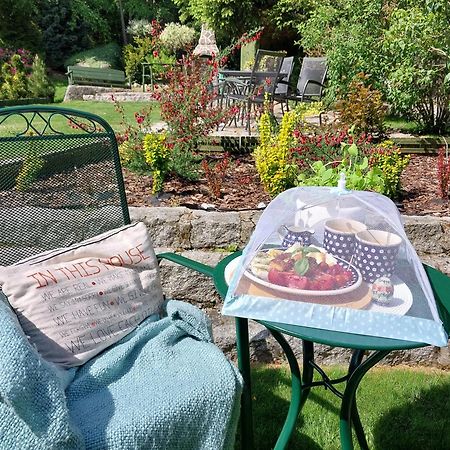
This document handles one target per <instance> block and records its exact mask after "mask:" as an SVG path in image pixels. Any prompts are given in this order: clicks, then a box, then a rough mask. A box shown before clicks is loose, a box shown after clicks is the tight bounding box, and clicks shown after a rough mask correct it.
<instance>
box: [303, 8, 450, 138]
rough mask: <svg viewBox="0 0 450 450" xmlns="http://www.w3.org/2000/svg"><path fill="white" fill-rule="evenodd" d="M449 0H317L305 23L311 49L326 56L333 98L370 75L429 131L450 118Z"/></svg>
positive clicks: (395, 104) (307, 47)
mask: <svg viewBox="0 0 450 450" xmlns="http://www.w3.org/2000/svg"><path fill="white" fill-rule="evenodd" d="M449 22H450V6H449V2H448V0H321V1H320V2H319V1H318V0H314V4H313V5H312V8H311V12H310V14H309V16H308V18H307V20H305V21H304V22H302V23H299V24H298V30H299V32H300V34H301V44H302V45H303V47H304V48H305V50H306V51H307V52H308V53H309V54H313V55H314V54H320V55H326V56H327V61H328V67H329V70H328V91H327V96H328V99H329V100H330V99H336V97H338V94H339V95H341V96H344V95H346V93H347V91H348V86H349V84H350V82H351V80H352V79H354V77H355V76H356V75H357V73H359V72H363V73H365V74H368V75H370V77H371V80H372V82H373V86H374V87H375V88H376V89H378V90H380V91H381V92H382V93H383V95H384V98H385V100H388V101H389V103H390V104H391V105H392V107H393V109H394V110H396V111H399V112H402V113H408V114H410V115H412V117H413V118H414V119H416V120H418V121H419V122H420V123H421V124H422V125H423V126H424V128H426V129H428V130H430V131H438V130H442V129H445V127H446V125H447V124H448V121H449V114H448V103H449V100H450V98H449V96H448V90H449V87H450V86H449V83H450V75H449V67H450V65H449V55H450V45H449V40H450V33H449V32H448V24H449Z"/></svg>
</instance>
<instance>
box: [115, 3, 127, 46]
mask: <svg viewBox="0 0 450 450" xmlns="http://www.w3.org/2000/svg"><path fill="white" fill-rule="evenodd" d="M117 7H118V8H119V16H120V28H121V30H122V41H123V45H127V44H128V40H127V30H126V28H125V18H124V16H123V7H122V0H117Z"/></svg>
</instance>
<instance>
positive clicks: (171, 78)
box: [154, 30, 260, 179]
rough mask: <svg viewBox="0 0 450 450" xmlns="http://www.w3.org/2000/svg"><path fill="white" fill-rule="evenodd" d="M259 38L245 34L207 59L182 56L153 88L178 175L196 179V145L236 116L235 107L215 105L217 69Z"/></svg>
mask: <svg viewBox="0 0 450 450" xmlns="http://www.w3.org/2000/svg"><path fill="white" fill-rule="evenodd" d="M259 36H260V30H256V31H254V32H252V33H249V34H245V35H243V36H241V38H239V39H238V40H237V41H236V42H235V43H234V44H233V45H232V46H230V47H228V48H227V49H225V50H224V51H223V52H222V53H221V54H220V55H217V56H214V57H213V58H212V59H211V60H206V61H205V60H204V59H201V58H199V57H195V56H194V55H192V54H188V55H185V56H183V57H182V58H181V60H180V61H179V64H178V65H177V66H176V67H175V68H174V69H172V70H170V71H169V72H168V73H167V78H168V84H167V86H165V87H164V89H162V88H158V87H156V89H155V92H154V98H155V99H156V100H157V101H158V102H159V104H160V107H161V118H162V119H163V120H164V121H165V122H167V124H168V143H171V144H172V145H173V151H172V155H173V156H172V163H171V168H172V170H173V171H174V172H176V173H177V174H178V175H179V176H181V177H183V178H188V179H196V178H197V177H198V163H199V161H200V160H201V158H199V157H198V155H197V151H198V149H199V145H200V143H202V142H203V141H204V140H205V138H206V137H207V136H208V135H209V134H210V133H211V131H213V130H215V129H216V128H217V127H218V125H219V124H221V123H226V122H227V121H229V120H230V119H231V117H233V116H234V115H235V114H236V113H237V111H236V107H231V108H223V107H221V106H220V104H219V102H218V95H219V93H218V91H217V89H216V87H215V84H216V80H217V77H218V70H219V67H220V66H222V65H223V64H225V63H226V62H227V60H228V55H229V54H230V53H233V52H234V51H236V49H237V48H240V46H241V45H242V44H243V43H246V42H251V41H252V40H255V39H258V38H259Z"/></svg>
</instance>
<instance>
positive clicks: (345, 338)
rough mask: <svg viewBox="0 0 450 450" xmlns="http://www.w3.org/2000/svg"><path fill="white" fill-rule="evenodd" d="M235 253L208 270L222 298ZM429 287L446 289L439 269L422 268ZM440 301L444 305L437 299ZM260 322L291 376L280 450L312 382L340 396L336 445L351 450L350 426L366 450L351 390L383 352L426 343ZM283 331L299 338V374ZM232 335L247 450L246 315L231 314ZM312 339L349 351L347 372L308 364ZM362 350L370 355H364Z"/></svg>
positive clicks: (447, 281) (448, 307) (448, 281)
mask: <svg viewBox="0 0 450 450" xmlns="http://www.w3.org/2000/svg"><path fill="white" fill-rule="evenodd" d="M240 255H241V252H235V253H233V254H231V255H229V256H228V257H226V258H224V259H223V260H222V261H221V262H220V263H219V264H218V265H217V266H216V267H215V268H214V271H213V279H214V283H215V286H216V288H217V290H218V292H219V294H220V295H221V297H222V298H225V296H226V294H227V290H228V284H227V279H226V276H225V274H226V271H227V267H228V266H229V264H232V263H233V261H234V260H235V258H237V257H238V256H240ZM425 269H426V271H427V274H428V277H429V279H430V282H431V284H432V286H433V289H436V290H437V291H438V292H440V294H441V295H443V293H446V292H448V291H449V289H450V278H448V277H446V276H445V275H443V274H442V273H440V272H438V271H436V270H435V269H432V268H430V267H427V266H425ZM444 299H445V300H443V298H437V300H438V304H439V303H440V307H442V308H443V309H440V312H441V314H442V315H444V317H445V320H444V323H446V325H447V327H446V329H447V331H448V328H449V323H450V320H449V318H450V317H449V311H450V301H449V299H447V298H445V297H444ZM444 302H445V305H442V303H444ZM257 322H258V323H260V324H262V325H264V326H265V327H266V328H267V329H268V330H269V331H270V333H271V334H272V335H273V337H274V338H275V339H276V340H277V341H278V343H279V344H280V346H281V347H282V349H283V351H284V353H285V355H286V357H287V359H288V363H289V366H290V370H291V375H292V394H291V402H290V406H289V410H288V414H287V416H286V420H285V423H284V426H283V428H282V430H281V433H280V435H279V437H278V440H277V443H276V446H275V449H276V450H280V449H284V448H286V446H287V444H288V441H289V438H290V436H291V434H292V432H293V431H294V429H295V423H296V420H297V416H298V414H299V412H300V410H301V408H302V406H303V405H304V403H305V401H306V399H307V397H308V394H309V392H310V389H311V388H312V387H315V386H324V387H326V388H328V389H330V390H331V391H332V392H333V393H334V394H336V395H337V396H338V397H339V398H341V408H340V440H341V448H342V449H345V450H350V449H353V441H352V425H353V427H354V429H355V433H356V437H357V440H358V443H359V445H360V447H361V448H362V449H368V448H369V447H368V444H367V440H366V437H365V435H364V430H363V427H362V424H361V421H360V418H359V414H358V409H357V405H356V390H357V388H358V386H359V383H360V382H361V380H362V379H363V377H364V375H365V374H366V373H367V372H368V371H369V369H371V368H372V367H373V366H375V364H377V363H378V362H379V361H380V360H382V359H383V358H384V357H385V356H386V355H388V354H389V352H391V351H393V350H405V349H413V348H418V347H424V346H426V345H428V344H425V343H422V342H410V341H403V340H396V339H388V338H380V337H372V336H364V335H358V334H352V333H344V332H337V331H328V330H322V329H317V328H309V327H305V326H295V325H288V324H283V323H275V322H268V321H262V320H257ZM283 334H287V335H290V336H293V337H296V338H299V339H302V340H303V364H302V366H303V374H301V372H300V369H299V365H298V362H297V359H296V358H295V355H294V353H293V351H292V349H291V347H290V346H289V344H288V342H287V341H286V339H285V338H284V336H283ZM236 337H237V353H238V364H239V369H240V371H241V373H242V376H243V378H244V392H243V395H242V404H241V442H242V444H241V448H243V449H245V450H250V449H252V448H253V423H252V394H251V379H250V352H249V336H248V319H247V318H241V317H236ZM314 343H319V344H325V345H330V346H334V347H343V348H348V349H352V350H353V354H352V357H351V360H350V363H349V367H348V372H347V375H345V376H344V377H341V378H339V379H336V380H332V379H330V378H329V377H328V376H327V375H326V374H325V372H324V371H323V370H322V369H321V368H320V367H319V366H318V365H317V364H316V363H315V362H314ZM366 351H372V353H371V354H370V355H369V356H368V357H367V358H365V359H364V354H365V352H366ZM314 370H316V371H317V372H318V373H319V374H320V375H321V376H322V380H321V381H315V382H313V381H312V380H313V373H314ZM338 383H345V388H344V391H343V392H340V391H339V390H338V389H337V388H336V386H335V385H336V384H338Z"/></svg>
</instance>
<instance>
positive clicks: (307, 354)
mask: <svg viewBox="0 0 450 450" xmlns="http://www.w3.org/2000/svg"><path fill="white" fill-rule="evenodd" d="M302 345H303V372H302V380H303V381H302V385H309V384H310V383H311V382H312V380H313V376H314V367H313V366H312V365H311V362H314V344H313V343H312V342H311V341H302ZM310 391H311V387H306V388H303V389H302V397H301V400H300V409H301V408H302V407H303V405H304V404H305V402H306V399H307V398H308V395H309V393H310Z"/></svg>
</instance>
